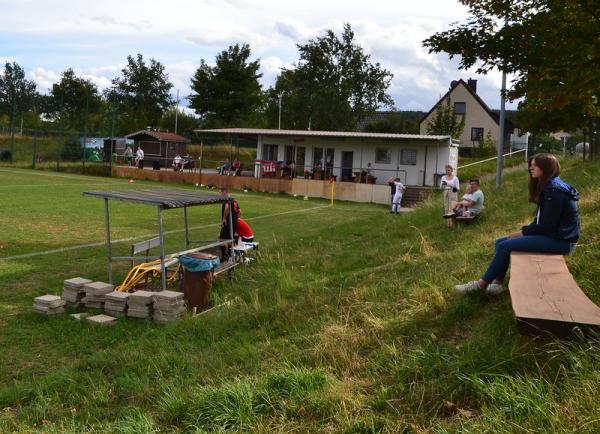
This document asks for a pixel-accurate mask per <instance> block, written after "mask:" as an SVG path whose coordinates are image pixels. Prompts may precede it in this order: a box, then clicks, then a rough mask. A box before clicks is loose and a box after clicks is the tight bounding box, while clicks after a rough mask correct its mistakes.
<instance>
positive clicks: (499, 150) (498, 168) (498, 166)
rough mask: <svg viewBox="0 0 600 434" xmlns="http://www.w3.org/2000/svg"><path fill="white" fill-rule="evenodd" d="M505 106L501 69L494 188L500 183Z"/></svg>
mask: <svg viewBox="0 0 600 434" xmlns="http://www.w3.org/2000/svg"><path fill="white" fill-rule="evenodd" d="M505 106H506V72H504V71H502V90H501V91H500V122H499V123H500V137H498V148H497V155H498V160H497V161H496V188H500V186H501V185H502V154H503V153H504V118H505V110H504V109H505Z"/></svg>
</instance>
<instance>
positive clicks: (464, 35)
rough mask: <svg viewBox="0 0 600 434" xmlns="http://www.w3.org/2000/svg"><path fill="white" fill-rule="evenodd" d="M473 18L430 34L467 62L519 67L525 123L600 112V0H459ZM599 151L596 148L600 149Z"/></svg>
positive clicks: (517, 85)
mask: <svg viewBox="0 0 600 434" xmlns="http://www.w3.org/2000/svg"><path fill="white" fill-rule="evenodd" d="M460 2H461V3H463V4H464V5H466V6H468V8H469V15H470V16H469V18H468V19H467V21H466V22H465V23H459V24H454V25H453V26H452V28H451V29H450V30H447V31H444V32H440V33H436V34H434V35H432V36H431V37H430V38H428V39H426V40H425V41H424V45H425V46H426V47H428V48H429V50H430V52H446V53H448V54H449V55H450V57H454V56H459V57H460V59H461V61H460V66H461V68H465V69H466V68H470V67H472V66H474V65H476V66H477V69H478V72H480V73H487V72H489V71H490V70H491V69H493V68H498V69H502V70H504V71H506V72H507V73H509V74H513V77H514V79H513V80H512V84H511V87H510V89H508V92H507V96H508V98H509V99H518V98H523V100H522V102H521V103H520V104H519V109H520V111H521V112H522V115H521V116H520V118H519V120H520V122H521V124H522V125H521V126H522V127H524V128H525V129H529V130H530V131H533V132H544V131H557V130H560V129H564V130H573V129H574V128H576V127H579V126H583V125H585V124H586V123H587V122H588V120H590V119H592V120H597V119H598V118H599V117H600V74H598V72H597V71H598V66H599V60H598V59H600V44H599V43H598V41H599V40H600V4H599V3H598V2H597V1H592V0H497V1H490V0H460ZM599 154H600V153H598V152H596V155H599Z"/></svg>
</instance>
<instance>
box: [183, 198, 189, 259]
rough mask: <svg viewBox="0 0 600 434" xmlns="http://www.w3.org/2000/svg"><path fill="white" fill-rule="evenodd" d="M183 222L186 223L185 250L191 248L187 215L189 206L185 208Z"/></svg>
mask: <svg viewBox="0 0 600 434" xmlns="http://www.w3.org/2000/svg"><path fill="white" fill-rule="evenodd" d="M183 220H184V222H185V248H186V249H189V248H190V233H189V230H188V214H187V206H184V207H183Z"/></svg>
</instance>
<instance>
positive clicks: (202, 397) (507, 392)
mask: <svg viewBox="0 0 600 434" xmlns="http://www.w3.org/2000/svg"><path fill="white" fill-rule="evenodd" d="M13 172H17V173H13ZM18 172H19V171H18V170H16V171H12V172H11V173H10V174H8V173H4V172H2V173H0V177H1V180H2V184H1V185H2V186H4V187H3V189H2V190H1V191H0V194H2V195H3V206H4V207H3V209H4V210H8V211H5V212H3V213H2V217H1V218H2V223H3V227H5V228H10V229H9V230H6V231H5V232H3V234H2V236H1V239H0V245H2V246H3V247H2V248H1V249H0V257H4V256H10V255H13V254H18V253H24V252H31V251H39V250H43V249H53V248H58V247H64V246H66V245H74V244H79V243H87V242H90V241H95V240H102V239H103V235H104V234H103V225H102V224H103V214H102V204H101V203H100V202H101V201H97V202H98V203H97V202H95V201H93V200H91V199H88V198H83V197H82V196H81V191H82V190H84V189H86V188H87V187H86V184H87V183H93V184H96V183H97V182H99V181H98V179H96V178H87V177H74V176H73V175H68V176H69V178H64V176H67V175H62V176H63V178H57V179H56V180H53V179H52V178H49V177H48V176H37V177H36V176H34V175H32V172H29V171H24V172H23V174H22V175H19V174H18ZM44 175H46V174H44ZM562 176H563V178H565V179H566V180H567V181H569V182H570V183H572V184H573V185H574V186H575V187H576V188H578V189H579V190H580V191H581V193H582V199H581V201H580V212H581V216H582V238H581V240H580V243H579V245H578V248H577V250H576V251H575V252H574V253H573V254H572V255H570V256H569V257H567V262H568V265H569V269H570V271H571V272H572V274H573V276H574V277H575V279H576V281H577V282H578V284H579V285H580V287H581V288H582V289H583V290H584V291H585V292H586V294H588V296H589V297H590V298H591V299H592V300H593V301H595V302H597V303H600V289H599V288H600V249H598V242H599V240H600V235H599V234H600V219H598V218H597V214H598V211H600V187H599V186H598V183H597V179H598V178H599V177H600V165H598V164H597V163H593V164H592V163H580V162H575V161H566V162H565V164H564V165H563V174H562ZM71 177H73V178H71ZM38 178H43V180H38ZM110 182H115V183H118V182H120V181H119V180H110ZM526 182H527V175H526V173H525V171H520V172H513V173H509V174H507V175H506V176H505V178H504V182H503V188H502V190H500V191H496V190H495V189H494V188H493V182H484V184H483V190H484V192H485V194H486V212H485V213H484V215H483V216H482V217H481V219H480V220H479V221H478V222H477V223H475V224H473V225H470V226H461V227H458V228H456V229H454V230H450V229H448V228H446V227H445V225H444V221H443V220H442V219H441V217H440V214H441V211H440V209H441V198H440V197H439V196H434V197H432V198H431V199H429V200H428V201H427V202H425V203H423V204H422V205H421V206H420V207H419V208H418V209H417V210H416V211H414V212H412V213H406V214H402V215H400V216H391V215H389V214H388V213H387V212H386V209H385V207H383V206H378V205H370V204H356V203H344V202H336V203H335V205H334V207H332V208H314V209H310V210H307V208H308V207H313V206H315V205H319V204H323V202H322V201H316V200H315V201H312V200H311V201H309V202H305V201H303V200H296V199H294V198H291V197H280V196H273V195H262V194H240V196H239V197H238V200H239V201H240V203H241V206H242V208H243V209H244V214H245V215H246V216H247V217H248V218H249V219H250V222H251V224H252V225H253V227H254V229H255V233H256V234H257V237H258V239H259V240H260V241H261V249H260V250H259V254H260V255H259V257H258V259H257V261H256V262H255V263H253V264H252V265H251V266H249V267H243V268H239V267H238V268H239V269H238V270H236V276H235V277H234V279H233V280H232V281H228V280H226V279H225V280H218V281H217V282H216V284H215V287H214V288H213V293H214V296H215V300H216V301H220V300H224V299H225V298H227V299H229V300H235V302H234V303H231V304H230V305H228V306H227V307H224V308H222V309H218V310H214V311H211V312H210V313H207V314H205V315H203V316H201V317H198V318H196V319H191V318H189V317H187V318H185V319H184V320H183V321H181V322H179V323H176V324H171V325H167V326H160V325H156V324H153V323H146V322H137V321H133V320H119V321H118V323H117V324H116V325H115V326H114V327H111V328H96V327H92V326H91V325H89V324H87V323H85V322H84V323H79V322H75V321H71V320H70V319H69V318H68V317H67V316H59V317H54V318H47V317H42V316H39V315H36V314H34V313H33V312H32V311H31V301H32V298H33V297H34V296H36V295H40V294H42V293H46V292H55V293H57V292H60V288H61V285H62V280H63V279H65V278H68V277H73V276H76V275H81V274H84V275H85V276H86V277H90V278H92V279H98V280H101V279H105V278H106V263H105V251H104V249H103V248H102V247H98V248H87V249H82V250H77V251H67V252H64V253H60V254H54V255H48V256H40V257H34V258H28V259H23V260H19V261H2V260H0V366H2V369H0V409H2V410H1V411H0V432H31V431H40V432H155V431H159V432H219V431H229V432H265V433H266V432H347V433H366V432H368V433H374V432H383V433H396V432H448V433H451V432H473V433H478V432H598V431H599V430H600V421H599V418H598V402H599V400H600V386H599V384H600V381H599V380H600V350H599V348H600V346H599V344H600V338H599V337H598V336H591V337H589V336H587V337H575V338H574V339H572V340H571V341H558V340H555V339H553V338H552V337H541V338H538V339H532V338H529V337H523V336H520V335H519V334H518V332H517V329H516V326H515V323H514V319H513V316H512V312H511V305H510V298H509V296H508V294H503V295H501V296H499V297H491V296H487V295H485V294H474V295H472V296H467V297H464V296H459V295H456V294H454V292H453V291H452V286H453V285H454V284H456V283H458V282H462V281H465V280H467V279H473V278H475V277H477V276H478V275H479V274H480V273H481V272H482V270H483V269H484V268H485V266H486V265H487V263H488V261H489V260H490V258H491V254H492V248H493V243H494V239H495V238H496V237H498V236H501V235H503V234H505V233H507V232H511V231H513V230H514V229H515V228H516V227H519V226H520V225H522V224H524V223H526V222H527V221H529V220H530V219H531V218H532V217H533V211H534V209H533V207H532V206H531V205H530V204H528V203H527V201H526V197H527V190H526ZM36 183H39V184H40V185H42V186H43V187H40V188H35V187H34V185H35V184H36ZM67 184H68V185H67ZM148 185H150V184H148V183H144V182H140V183H136V184H134V188H137V187H140V186H141V187H147V186H148ZM8 186H10V188H9V187H8ZM112 212H113V213H114V223H115V224H114V227H113V230H114V232H115V233H114V236H115V237H125V236H132V235H138V234H146V233H150V232H151V230H152V228H153V226H152V225H153V224H154V221H155V218H156V216H155V215H154V213H149V212H147V210H146V209H145V208H144V207H133V208H132V207H128V206H125V205H122V204H116V205H115V206H114V208H112ZM283 212H287V213H286V214H282V213H283ZM217 214H218V212H217ZM271 214H277V215H276V216H271V217H269V215H271ZM39 216H44V218H43V219H41V218H40V217H39ZM259 216H260V217H261V218H260V219H256V220H252V218H253V217H259ZM181 218H182V216H181V215H178V214H177V215H175V214H169V213H165V224H166V227H167V228H166V229H167V230H174V229H176V228H179V227H181ZM190 218H191V219H192V220H193V221H194V222H195V225H198V226H203V225H204V224H205V222H207V221H208V222H211V221H212V220H211V219H213V218H214V216H213V214H211V212H210V211H209V210H208V208H204V207H200V208H194V209H192V210H190ZM215 219H217V220H218V215H217V217H216V218H215ZM214 231H215V228H211V227H207V228H199V229H195V231H194V233H193V234H192V235H193V236H194V237H195V238H196V237H197V238H198V239H208V238H209V237H210V236H211V234H212V235H213V236H214V233H213V232H214ZM180 235H181V234H180ZM178 236H179V235H177V237H178ZM177 237H176V236H173V238H170V239H169V240H168V244H167V247H168V249H175V248H177V247H178V246H179V244H177V243H178V242H180V241H181V240H179V238H177ZM205 237H206V238H205ZM116 249H117V251H119V249H121V250H126V249H127V246H126V245H121V246H117V247H116ZM117 271H118V273H123V272H124V271H125V270H124V268H123V269H120V268H119V269H118V270H117ZM118 273H117V274H118Z"/></svg>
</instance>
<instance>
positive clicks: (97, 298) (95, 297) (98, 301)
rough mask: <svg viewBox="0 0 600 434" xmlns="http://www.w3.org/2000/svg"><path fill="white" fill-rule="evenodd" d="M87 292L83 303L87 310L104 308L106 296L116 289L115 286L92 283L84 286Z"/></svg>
mask: <svg viewBox="0 0 600 434" xmlns="http://www.w3.org/2000/svg"><path fill="white" fill-rule="evenodd" d="M83 289H84V290H85V297H84V298H83V300H82V301H83V303H84V304H85V307H87V308H96V309H102V308H104V301H105V297H104V296H105V295H106V294H108V293H109V292H112V290H113V289H114V287H113V285H111V284H110V283H104V282H92V283H86V284H85V285H83Z"/></svg>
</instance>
